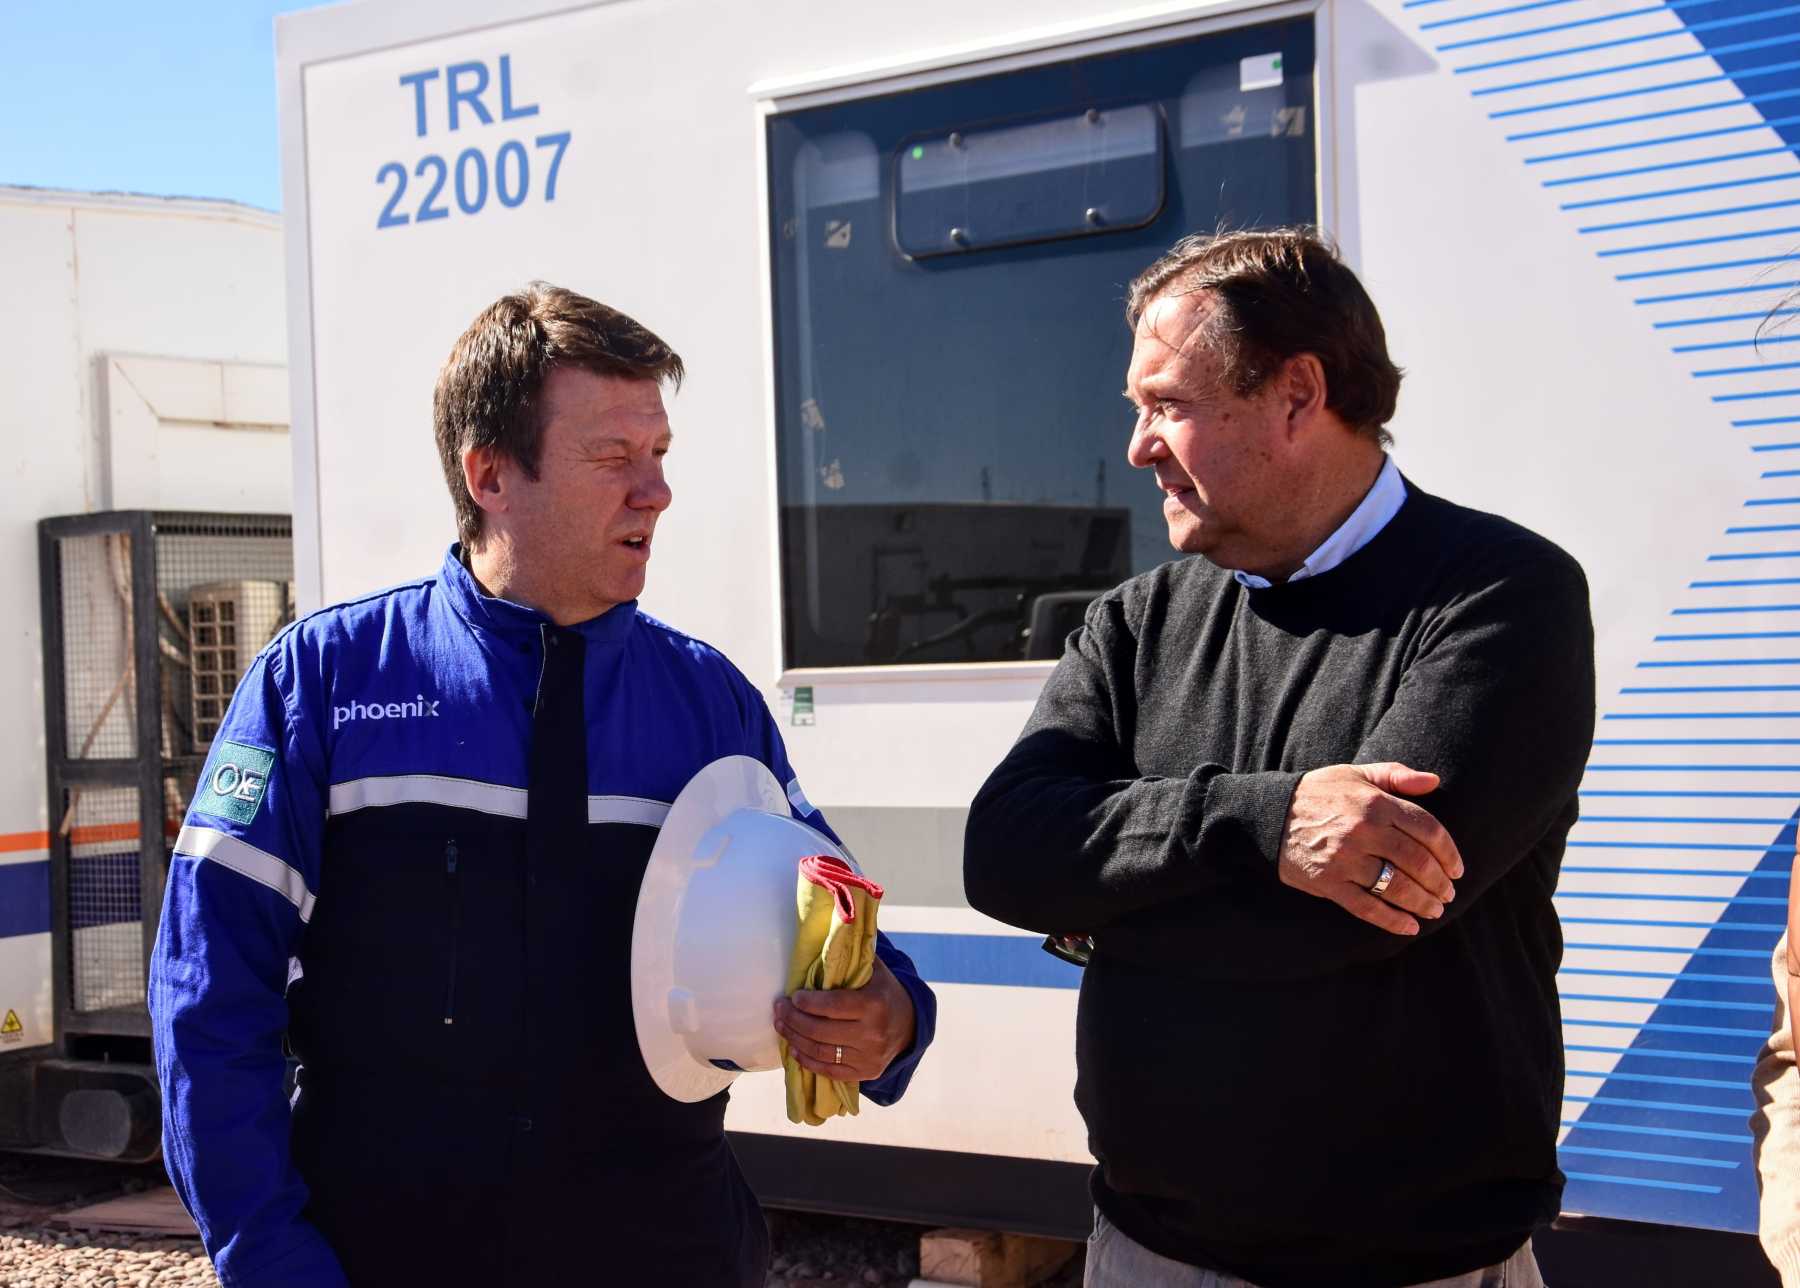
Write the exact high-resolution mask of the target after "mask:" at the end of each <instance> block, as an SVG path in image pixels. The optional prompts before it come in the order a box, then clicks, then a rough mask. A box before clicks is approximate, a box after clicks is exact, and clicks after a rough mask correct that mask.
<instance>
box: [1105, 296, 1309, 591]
mask: <svg viewBox="0 0 1800 1288" xmlns="http://www.w3.org/2000/svg"><path fill="white" fill-rule="evenodd" d="M1216 307H1217V305H1216V304H1215V302H1214V301H1213V299H1212V297H1211V295H1210V294H1209V293H1207V292H1205V291H1196V292H1191V293H1187V294H1176V295H1169V296H1164V297H1162V298H1161V299H1158V300H1155V301H1153V302H1152V303H1151V305H1150V306H1149V308H1147V309H1146V310H1145V311H1144V314H1143V316H1142V317H1141V318H1139V319H1138V325H1137V332H1136V334H1135V336H1134V338H1133V341H1132V347H1131V367H1130V369H1129V371H1128V372H1127V374H1126V382H1125V396H1126V397H1127V398H1128V399H1129V400H1130V401H1131V403H1132V405H1133V406H1134V407H1135V408H1136V409H1137V423H1136V424H1135V425H1134V426H1133V427H1132V431H1131V446H1130V447H1129V448H1128V449H1127V451H1126V454H1125V455H1126V459H1127V460H1129V461H1130V462H1131V464H1132V465H1134V466H1136V467H1138V468H1139V469H1147V470H1151V471H1153V472H1154V473H1155V475H1156V484H1157V486H1158V487H1159V488H1160V489H1161V490H1162V492H1163V517H1164V518H1165V519H1166V520H1167V521H1168V524H1169V543H1170V544H1171V545H1173V546H1174V547H1175V548H1176V549H1177V550H1180V551H1182V552H1184V553H1187V554H1198V555H1204V556H1206V558H1207V559H1209V560H1211V561H1212V562H1213V563H1215V564H1218V565H1220V566H1221V567H1226V568H1250V569H1254V568H1255V567H1257V566H1258V563H1259V561H1260V560H1262V559H1263V558H1265V557H1266V555H1267V552H1268V550H1269V549H1270V548H1272V547H1273V546H1276V545H1278V544H1279V542H1280V538H1281V536H1282V534H1283V531H1284V521H1283V516H1284V513H1285V512H1286V507H1285V506H1284V498H1283V493H1284V491H1285V487H1284V484H1285V482H1286V480H1287V477H1288V474H1287V461H1288V455H1289V453H1288V450H1287V448H1288V436H1287V419H1286V409H1285V406H1284V404H1283V402H1282V400H1281V399H1280V397H1279V396H1278V395H1277V394H1276V393H1275V392H1274V390H1273V389H1272V388H1270V387H1265V388H1264V389H1261V390H1258V391H1257V392H1256V393H1253V394H1251V395H1250V396H1249V397H1248V398H1242V397H1239V396H1238V395H1237V394H1236V393H1234V392H1232V389H1231V387H1230V385H1229V383H1228V382H1227V381H1226V380H1225V378H1224V370H1223V364H1222V362H1221V361H1220V359H1219V356H1218V354H1217V353H1215V352H1214V350H1213V348H1212V346H1211V345H1209V344H1208V343H1207V342H1206V331H1207V328H1206V326H1205V323H1206V321H1207V319H1208V317H1209V316H1210V315H1211V314H1212V312H1213V311H1214V309H1215V308H1216ZM1271 383H1272V382H1271Z"/></svg>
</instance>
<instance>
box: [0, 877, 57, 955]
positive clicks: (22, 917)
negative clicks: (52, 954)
mask: <svg viewBox="0 0 1800 1288" xmlns="http://www.w3.org/2000/svg"><path fill="white" fill-rule="evenodd" d="M49 933H50V861H49V860H48V859H42V860H39V861H38V862H36V863H4V864H0V939H13V938H16V937H18V936H19V935H47V934H49Z"/></svg>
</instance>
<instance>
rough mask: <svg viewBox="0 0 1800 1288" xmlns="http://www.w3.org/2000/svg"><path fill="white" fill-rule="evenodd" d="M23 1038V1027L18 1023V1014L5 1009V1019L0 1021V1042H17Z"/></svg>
mask: <svg viewBox="0 0 1800 1288" xmlns="http://www.w3.org/2000/svg"><path fill="white" fill-rule="evenodd" d="M24 1036H25V1026H24V1025H23V1024H21V1023H19V1013H18V1012H17V1011H15V1010H12V1009H11V1008H8V1009H7V1012H6V1018H5V1019H4V1020H0V1042H17V1041H18V1040H19V1039H20V1038H22V1037H24Z"/></svg>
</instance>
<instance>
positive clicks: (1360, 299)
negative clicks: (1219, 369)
mask: <svg viewBox="0 0 1800 1288" xmlns="http://www.w3.org/2000/svg"><path fill="white" fill-rule="evenodd" d="M1194 291H1209V292H1211V293H1212V296H1213V298H1214V300H1215V301H1216V302H1217V304H1218V308H1217V310H1216V311H1215V312H1214V314H1213V315H1212V316H1211V317H1210V318H1208V319H1207V323H1206V325H1207V327H1208V330H1209V332H1210V334H1208V335H1207V337H1206V339H1207V342H1208V343H1209V344H1210V345H1211V346H1212V347H1213V351H1214V352H1215V353H1217V354H1218V355H1219V357H1220V359H1221V360H1222V361H1223V363H1224V365H1225V375H1226V379H1227V380H1228V381H1229V382H1230V384H1231V388H1232V391H1233V392H1234V393H1236V394H1237V395H1238V397H1240V398H1246V397H1249V396H1250V395H1251V394H1253V393H1255V392H1256V391H1257V390H1259V389H1261V388H1262V387H1263V386H1264V385H1265V384H1266V383H1267V382H1268V380H1269V378H1270V377H1272V376H1273V375H1274V374H1275V373H1276V372H1277V371H1279V370H1280V369H1281V365H1282V363H1284V362H1286V361H1287V360H1288V359H1289V358H1291V357H1293V356H1294V355H1295V354H1299V353H1310V354H1312V355H1314V356H1315V357H1317V358H1318V360H1319V364H1320V365H1321V366H1322V367H1323V368H1324V369H1325V405H1326V406H1327V407H1329V408H1330V409H1331V410H1332V411H1333V412H1335V413H1336V414H1337V415H1338V417H1339V419H1341V420H1342V421H1343V422H1344V423H1345V424H1346V425H1349V426H1350V427H1351V428H1352V429H1355V430H1356V431H1357V432H1358V433H1360V434H1366V435H1368V436H1369V437H1370V438H1373V439H1375V441H1377V442H1378V443H1380V444H1381V445H1382V446H1384V447H1385V446H1387V444H1388V443H1389V442H1390V441H1391V439H1390V436H1389V434H1388V432H1387V430H1386V428H1385V426H1386V425H1387V423H1388V421H1389V420H1391V419H1392V418H1393V415H1394V404H1395V402H1396V401H1397V400H1398V398H1399V396H1400V377H1401V372H1400V368H1399V367H1396V366H1395V365H1394V363H1393V361H1392V360H1391V359H1390V358H1389V357H1388V352H1387V334H1386V332H1384V331H1383V330H1382V326H1381V315H1380V314H1379V313H1377V312H1376V311H1375V304H1374V302H1373V301H1372V300H1370V299H1369V295H1368V292H1367V291H1365V290H1363V286H1362V283H1361V282H1359V281H1357V280H1356V274H1354V273H1352V272H1351V271H1350V270H1349V269H1348V268H1347V267H1345V265H1344V262H1343V260H1341V259H1339V258H1338V254H1337V248H1336V247H1335V246H1333V245H1332V244H1331V243H1330V242H1328V241H1327V240H1325V238H1324V237H1323V236H1321V235H1320V233H1319V232H1318V231H1317V230H1316V229H1312V228H1272V229H1265V230H1260V231H1256V232H1222V233H1216V234H1211V235H1208V234H1203V233H1196V234H1194V235H1193V236H1190V237H1183V238H1182V239H1181V240H1180V241H1178V242H1176V243H1175V245H1174V246H1172V247H1171V248H1170V249H1169V252H1168V254H1166V255H1164V256H1163V257H1162V258H1161V259H1159V260H1157V261H1156V262H1155V263H1154V264H1152V265H1150V267H1149V268H1147V269H1145V270H1144V271H1143V272H1142V273H1140V274H1138V276H1137V279H1136V280H1135V281H1133V282H1132V284H1131V288H1130V293H1129V295H1128V296H1127V298H1126V304H1125V319H1126V321H1127V322H1128V323H1130V325H1131V326H1132V327H1134V328H1135V327H1136V326H1137V324H1138V320H1139V319H1140V318H1141V317H1143V315H1144V312H1145V310H1146V309H1148V308H1149V307H1150V305H1151V304H1153V303H1154V302H1155V301H1157V300H1159V299H1161V298H1163V297H1164V296H1167V295H1176V294H1183V295H1185V294H1188V293H1190V292H1194Z"/></svg>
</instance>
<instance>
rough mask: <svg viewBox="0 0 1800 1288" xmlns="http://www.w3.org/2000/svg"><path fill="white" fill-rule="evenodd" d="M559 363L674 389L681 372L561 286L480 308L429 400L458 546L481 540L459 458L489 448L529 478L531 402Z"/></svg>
mask: <svg viewBox="0 0 1800 1288" xmlns="http://www.w3.org/2000/svg"><path fill="white" fill-rule="evenodd" d="M558 367H574V368H577V369H578V370H581V371H591V372H593V373H594V374H595V375H598V376H624V377H626V378H628V379H634V380H655V381H658V382H661V381H664V380H666V381H668V382H669V383H670V384H671V385H674V386H677V387H679V386H680V384H681V378H682V376H683V375H685V374H686V368H685V367H684V366H683V365H682V362H681V356H680V355H679V354H677V353H676V352H675V350H673V349H671V348H670V347H669V346H668V345H667V344H665V343H664V342H663V341H662V340H661V339H660V338H659V337H658V336H656V335H655V334H654V333H652V332H651V331H650V329H649V328H648V327H646V326H644V325H642V324H641V323H639V322H637V321H635V320H633V319H631V318H629V317H626V316H625V315H624V314H623V313H621V312H619V311H618V310H617V309H611V308H608V307H607V306H606V305H604V304H601V303H600V302H598V301H597V300H590V299H588V298H587V297H586V296H585V295H577V294H576V293H575V292H574V291H569V290H565V289H563V288H562V287H560V286H551V285H550V284H549V283H548V282H533V283H531V285H529V286H527V287H526V288H525V289H524V290H522V291H515V292H513V293H512V294H510V295H502V296H501V297H500V298H499V299H498V300H495V301H494V302H493V303H492V304H490V305H488V307H487V308H485V309H483V310H482V311H481V314H480V316H478V317H477V318H476V319H475V320H474V321H473V322H472V323H470V324H469V329H468V330H467V331H464V332H463V333H462V336H461V338H460V339H458V340H457V342H456V346H455V347H454V348H452V349H451V350H450V357H449V358H448V359H446V360H445V362H444V369H443V370H442V371H440V372H439V373H438V380H437V392H436V394H435V395H434V397H433V399H432V420H433V423H434V428H435V429H436V431H437V448H438V457H439V459H440V460H441V461H442V463H443V466H444V481H445V482H446V483H447V484H449V486H450V499H451V500H452V501H453V502H454V503H455V505H456V531H457V536H458V539H459V540H461V541H462V543H463V545H464V546H465V547H466V548H468V549H474V548H476V547H477V546H479V545H480V544H481V507H480V506H478V505H476V504H475V501H474V498H472V497H471V496H470V495H469V489H468V486H467V484H466V483H465V482H464V481H463V468H462V457H463V453H464V452H465V451H467V450H468V449H470V448H471V447H492V448H496V449H498V450H499V451H500V452H502V453H504V454H505V455H506V456H508V457H510V458H511V459H512V460H514V461H516V462H517V463H518V465H519V466H520V468H521V469H523V470H524V471H525V473H526V475H527V476H528V477H530V478H533V479H535V478H537V472H538V461H539V460H540V458H541V457H542V455H543V447H544V422H543V417H542V414H541V408H540V405H539V404H540V402H541V400H542V395H543V391H544V381H545V379H546V378H547V377H548V376H549V375H550V373H551V372H552V371H554V370H555V369H556V368H558Z"/></svg>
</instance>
